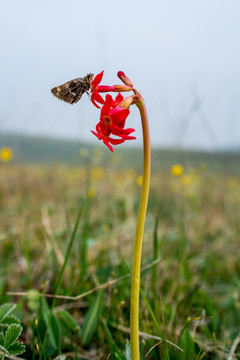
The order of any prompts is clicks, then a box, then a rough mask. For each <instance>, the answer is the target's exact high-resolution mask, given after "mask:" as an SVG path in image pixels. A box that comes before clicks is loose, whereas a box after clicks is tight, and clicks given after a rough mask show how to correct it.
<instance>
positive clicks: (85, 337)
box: [82, 291, 103, 346]
mask: <svg viewBox="0 0 240 360" xmlns="http://www.w3.org/2000/svg"><path fill="white" fill-rule="evenodd" d="M102 299H103V292H102V291H99V293H98V295H97V297H96V299H95V301H94V302H93V303H92V305H91V307H90V309H89V310H88V312H87V315H86V318H85V320H84V323H83V328H82V345H83V346H88V345H89V344H90V342H91V339H92V336H93V333H94V331H95V329H96V326H97V323H98V318H99V316H100V314H101V310H102Z"/></svg>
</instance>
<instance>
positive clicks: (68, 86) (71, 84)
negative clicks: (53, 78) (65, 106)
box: [51, 73, 94, 104]
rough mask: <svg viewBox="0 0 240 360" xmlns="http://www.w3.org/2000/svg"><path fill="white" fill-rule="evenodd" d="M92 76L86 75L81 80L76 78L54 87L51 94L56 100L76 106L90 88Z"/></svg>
mask: <svg viewBox="0 0 240 360" xmlns="http://www.w3.org/2000/svg"><path fill="white" fill-rule="evenodd" d="M93 76H94V75H93V74H91V73H90V74H87V75H86V76H84V77H83V78H77V79H73V80H70V81H67V82H66V83H64V84H62V85H59V86H56V87H54V88H53V89H52V90H51V92H52V94H53V95H54V96H56V97H57V98H58V99H60V100H63V101H65V102H67V103H69V104H76V103H77V102H78V101H79V100H80V99H81V97H82V95H83V94H84V93H85V92H88V90H89V89H90V87H91V83H92V80H93Z"/></svg>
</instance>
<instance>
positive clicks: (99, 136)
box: [91, 130, 103, 140]
mask: <svg viewBox="0 0 240 360" xmlns="http://www.w3.org/2000/svg"><path fill="white" fill-rule="evenodd" d="M91 132H92V133H93V135H95V136H96V137H97V138H98V139H99V140H102V139H103V136H102V135H101V134H98V133H96V132H95V131H93V130H91Z"/></svg>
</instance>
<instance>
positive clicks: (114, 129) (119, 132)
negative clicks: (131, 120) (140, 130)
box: [110, 124, 135, 136]
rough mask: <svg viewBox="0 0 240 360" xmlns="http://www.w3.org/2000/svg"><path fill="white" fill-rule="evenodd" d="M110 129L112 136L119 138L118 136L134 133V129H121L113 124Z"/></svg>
mask: <svg viewBox="0 0 240 360" xmlns="http://www.w3.org/2000/svg"><path fill="white" fill-rule="evenodd" d="M110 128H111V131H112V133H113V134H114V135H119V136H120V135H129V134H131V133H133V132H134V131H135V129H132V128H128V129H123V128H120V127H118V126H116V125H114V124H112V125H111V127H110Z"/></svg>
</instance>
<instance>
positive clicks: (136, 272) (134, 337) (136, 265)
mask: <svg viewBox="0 0 240 360" xmlns="http://www.w3.org/2000/svg"><path fill="white" fill-rule="evenodd" d="M135 94H136V95H137V97H138V101H137V102H136V105H137V107H138V109H139V111H140V115H141V121H142V131H143V154H144V159H143V183H142V193H141V199H140V204H139V211H138V221H137V228H136V235H135V243H134V253H133V265H132V285H131V304H130V342H131V358H132V360H139V359H140V353H139V290H140V267H141V254H142V239H143V231H144V223H145V218H146V211H147V203H148V194H149V184H150V171H151V149H150V136H149V129H148V119H147V112H146V107H145V104H144V100H143V98H142V97H141V96H140V95H139V94H138V93H137V92H135Z"/></svg>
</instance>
